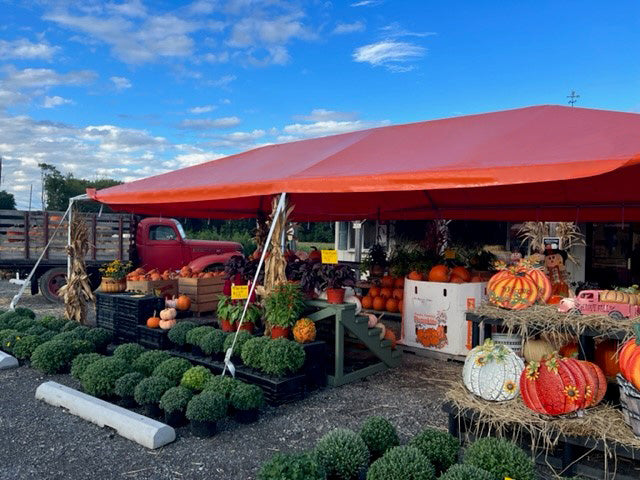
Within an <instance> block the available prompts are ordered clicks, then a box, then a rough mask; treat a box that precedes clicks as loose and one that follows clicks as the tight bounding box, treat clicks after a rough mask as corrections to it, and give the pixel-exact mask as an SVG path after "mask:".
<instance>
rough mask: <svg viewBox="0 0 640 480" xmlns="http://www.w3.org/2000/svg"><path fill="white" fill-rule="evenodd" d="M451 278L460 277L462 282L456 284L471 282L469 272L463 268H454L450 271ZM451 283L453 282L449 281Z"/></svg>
mask: <svg viewBox="0 0 640 480" xmlns="http://www.w3.org/2000/svg"><path fill="white" fill-rule="evenodd" d="M451 276H452V277H453V276H456V277H460V278H461V279H462V282H456V283H463V282H469V281H471V272H469V270H467V269H466V268H464V267H454V268H452V269H451ZM451 281H452V282H453V280H451Z"/></svg>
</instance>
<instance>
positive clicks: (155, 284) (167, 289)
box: [127, 280, 178, 297]
mask: <svg viewBox="0 0 640 480" xmlns="http://www.w3.org/2000/svg"><path fill="white" fill-rule="evenodd" d="M127 291H128V292H142V293H151V294H155V293H156V291H159V292H160V294H161V295H162V296H163V297H173V296H177V295H178V281H177V280H154V281H151V280H140V281H135V282H132V281H131V280H127Z"/></svg>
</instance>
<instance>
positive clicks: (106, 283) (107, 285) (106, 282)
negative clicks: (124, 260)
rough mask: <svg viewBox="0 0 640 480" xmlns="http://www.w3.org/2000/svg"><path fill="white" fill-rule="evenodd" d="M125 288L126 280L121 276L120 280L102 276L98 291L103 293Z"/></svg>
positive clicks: (120, 290) (118, 291) (122, 290)
mask: <svg viewBox="0 0 640 480" xmlns="http://www.w3.org/2000/svg"><path fill="white" fill-rule="evenodd" d="M126 289H127V280H126V279H125V278H122V279H120V280H116V279H115V278H112V277H102V282H101V283H100V291H101V292H104V293H120V292H124V291H125V290H126Z"/></svg>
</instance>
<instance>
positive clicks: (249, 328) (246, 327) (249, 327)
mask: <svg viewBox="0 0 640 480" xmlns="http://www.w3.org/2000/svg"><path fill="white" fill-rule="evenodd" d="M254 327H255V325H254V323H253V322H242V325H240V327H238V330H246V331H247V332H249V333H253V328H254Z"/></svg>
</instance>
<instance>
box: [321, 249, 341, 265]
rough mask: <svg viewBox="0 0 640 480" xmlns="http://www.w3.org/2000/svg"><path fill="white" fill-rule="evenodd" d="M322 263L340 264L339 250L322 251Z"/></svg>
mask: <svg viewBox="0 0 640 480" xmlns="http://www.w3.org/2000/svg"><path fill="white" fill-rule="evenodd" d="M320 253H321V255H322V263H338V251H337V250H320Z"/></svg>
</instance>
